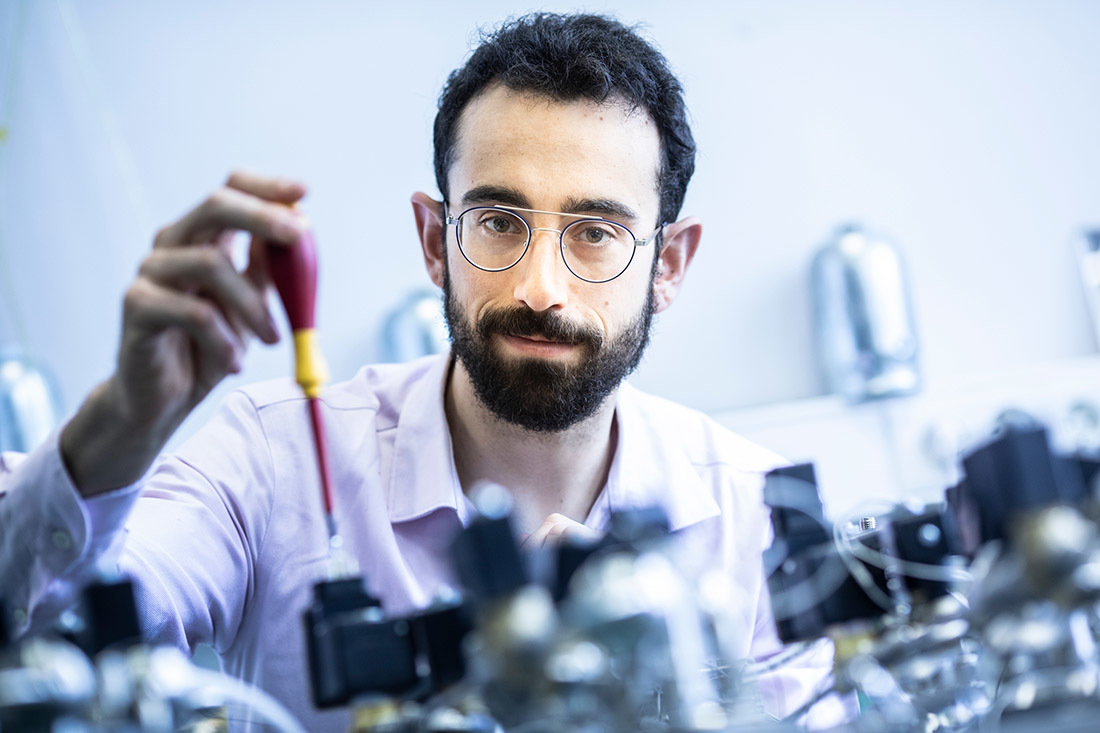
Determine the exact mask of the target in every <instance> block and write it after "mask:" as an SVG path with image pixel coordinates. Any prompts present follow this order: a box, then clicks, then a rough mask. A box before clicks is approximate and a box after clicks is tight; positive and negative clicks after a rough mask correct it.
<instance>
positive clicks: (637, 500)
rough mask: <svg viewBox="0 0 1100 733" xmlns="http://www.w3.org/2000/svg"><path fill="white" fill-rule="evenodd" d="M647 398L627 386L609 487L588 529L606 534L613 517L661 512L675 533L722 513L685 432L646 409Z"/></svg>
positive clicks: (619, 411) (594, 509)
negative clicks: (629, 512)
mask: <svg viewBox="0 0 1100 733" xmlns="http://www.w3.org/2000/svg"><path fill="white" fill-rule="evenodd" d="M646 400H647V396H646V395H644V394H642V393H641V392H639V391H638V390H636V389H635V388H634V387H632V386H631V385H629V384H626V383H624V384H623V385H622V386H621V387H620V388H619V396H618V402H617V404H616V406H615V421H616V426H617V428H618V441H617V444H616V446H615V457H614V458H613V459H612V462H611V470H610V471H609V473H608V477H607V485H606V486H605V487H604V490H603V491H602V492H600V495H599V497H597V499H596V502H595V503H594V504H593V506H592V510H591V512H590V513H589V515H588V518H587V519H586V520H585V524H587V525H588V526H590V527H594V528H597V529H605V528H606V526H607V522H608V520H609V519H610V515H611V512H616V511H622V510H624V509H641V508H646V507H652V506H659V507H661V508H662V509H664V511H665V513H666V514H667V515H668V520H669V526H670V528H671V530H672V531H676V530H678V529H683V528H684V527H688V526H690V525H692V524H696V523H698V522H701V521H703V520H704V519H710V518H711V517H715V516H718V515H719V514H720V513H721V510H720V509H719V507H718V502H717V501H715V499H714V496H713V495H712V493H711V492H710V490H709V488H708V487H707V485H706V483H705V482H704V481H703V479H702V478H701V477H700V476H699V472H698V471H697V470H696V466H695V465H694V463H693V462H692V460H691V458H690V457H689V456H688V454H687V452H686V451H685V450H684V447H683V446H682V445H681V444H680V442H679V440H680V437H681V436H682V434H683V431H681V430H679V428H678V426H677V425H675V424H669V423H668V422H665V421H661V420H660V419H659V416H658V415H657V414H656V413H655V412H654V411H653V410H652V409H647V406H646V404H644V403H645V401H646Z"/></svg>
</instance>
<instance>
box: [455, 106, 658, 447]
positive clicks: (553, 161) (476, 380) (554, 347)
mask: <svg viewBox="0 0 1100 733" xmlns="http://www.w3.org/2000/svg"><path fill="white" fill-rule="evenodd" d="M659 149H660V143H659V138H658V135H657V131H656V129H655V127H654V126H653V124H652V122H651V120H650V119H649V117H648V115H646V114H644V113H643V112H632V111H629V110H628V109H627V108H626V107H625V106H623V105H619V104H604V105H597V104H594V103H592V102H588V101H576V102H569V103H560V102H555V101H551V100H547V99H546V98H543V97H533V96H530V95H526V94H520V93H516V92H512V91H509V90H507V89H506V88H504V87H501V86H492V87H490V88H489V89H487V90H486V91H485V92H484V93H482V94H481V95H480V96H478V97H477V98H475V99H474V100H473V101H472V102H471V103H470V104H469V106H467V108H466V109H465V110H464V111H463V113H462V118H461V121H460V124H459V135H458V141H457V145H456V157H455V162H454V164H453V165H452V167H451V170H450V172H449V179H448V184H449V187H450V192H451V197H450V202H449V206H450V211H451V213H452V214H459V213H461V212H462V211H464V210H465V209H467V208H469V207H471V206H481V205H493V204H501V205H508V206H518V207H523V208H528V209H539V210H544V211H553V212H564V213H570V214H586V215H593V216H602V217H605V218H608V219H613V220H615V221H618V222H620V223H622V224H624V225H626V226H627V227H628V228H629V229H630V230H631V231H632V232H633V233H634V235H635V236H636V237H638V238H649V237H651V235H652V234H653V231H654V229H655V228H656V223H657V222H656V218H657V211H658V194H657V170H658V164H659ZM524 216H525V217H526V218H527V219H528V222H529V223H530V225H531V226H532V227H547V228H554V229H560V228H561V227H562V226H564V225H565V224H567V223H568V222H569V221H570V219H568V218H564V219H563V218H561V217H556V216H551V215H543V214H524ZM446 237H447V242H448V245H449V246H448V247H447V255H446V261H445V276H444V297H445V303H446V316H447V322H448V325H449V327H450V330H451V337H452V340H453V342H454V352H455V355H456V356H457V357H458V360H459V364H460V367H461V368H463V369H464V370H465V371H466V372H467V374H468V375H469V377H470V381H471V383H472V384H473V386H474V390H475V392H476V393H477V395H478V398H479V399H480V400H481V401H482V402H483V403H484V404H485V405H486V406H487V407H488V408H489V409H490V410H491V411H492V412H493V413H494V414H495V415H496V416H497V417H499V418H501V419H503V420H506V421H508V422H511V423H514V424H517V425H520V426H522V427H524V428H527V429H529V430H535V431H560V430H564V429H566V428H568V427H570V426H572V425H574V424H576V423H577V422H579V421H580V420H583V419H585V418H587V417H589V416H591V415H592V414H594V413H595V412H596V410H597V409H598V408H599V407H600V405H601V404H603V402H604V401H605V399H606V398H607V396H608V395H609V394H610V393H611V392H612V391H613V390H614V389H615V388H616V387H617V386H618V385H619V383H620V382H621V381H622V379H623V378H624V377H625V376H626V375H627V374H629V373H630V371H632V370H633V369H634V367H635V366H637V364H638V361H639V360H640V359H641V355H642V352H643V350H644V349H645V345H646V342H647V340H648V336H649V328H650V324H651V321H652V317H653V292H652V279H651V272H652V267H653V263H654V257H655V250H656V247H655V246H653V245H650V246H647V247H643V248H641V249H640V250H638V252H637V253H636V254H635V257H634V260H633V261H632V262H631V264H630V266H629V267H628V268H627V270H626V272H624V273H623V274H622V275H621V276H619V277H618V278H616V279H615V280H612V281H610V282H606V283H598V284H597V283H588V282H585V281H583V280H580V279H579V278H577V277H575V276H574V275H573V274H572V273H570V272H569V270H568V269H567V268H566V266H565V263H564V262H563V261H562V258H561V252H560V249H559V237H558V234H557V233H555V232H546V231H535V232H534V233H533V234H532V241H531V244H530V246H529V248H528V250H527V253H526V254H525V255H524V256H523V259H522V260H520V262H519V263H518V264H516V265H515V266H514V267H512V268H510V269H508V270H504V271H501V272H484V271H482V270H479V269H477V268H475V267H473V266H472V265H470V264H469V263H468V262H466V261H465V259H464V258H463V257H462V255H461V253H460V252H459V251H458V248H457V246H455V231H454V228H453V227H449V228H448V229H447V232H446Z"/></svg>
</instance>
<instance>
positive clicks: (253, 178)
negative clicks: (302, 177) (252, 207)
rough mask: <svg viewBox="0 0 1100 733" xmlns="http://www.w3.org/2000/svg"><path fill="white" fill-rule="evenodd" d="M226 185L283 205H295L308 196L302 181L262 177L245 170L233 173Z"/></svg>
mask: <svg viewBox="0 0 1100 733" xmlns="http://www.w3.org/2000/svg"><path fill="white" fill-rule="evenodd" d="M225 185H226V186H228V187H229V188H235V189H237V190H238V191H243V192H245V193H249V194H252V195H253V196H259V197H260V198H262V199H267V200H268V201H275V202H278V203H281V204H293V203H295V202H297V201H299V200H301V198H302V197H303V196H305V195H306V186H305V184H304V183H302V182H301V181H295V180H291V179H289V178H274V177H271V176H262V175H260V174H259V173H254V172H252V171H244V170H237V171H233V172H232V173H231V174H230V175H229V179H228V180H227V181H226V182H225Z"/></svg>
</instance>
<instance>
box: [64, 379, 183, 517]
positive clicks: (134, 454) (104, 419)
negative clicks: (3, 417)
mask: <svg viewBox="0 0 1100 733" xmlns="http://www.w3.org/2000/svg"><path fill="white" fill-rule="evenodd" d="M113 388H114V384H113V382H112V381H110V380H109V381H107V382H104V383H102V384H100V385H99V386H97V387H96V388H95V389H93V390H92V393H91V394H90V395H88V398H87V399H86V400H85V401H84V404H83V405H81V407H80V410H79V411H78V412H77V413H76V415H74V416H73V418H72V420H70V421H69V424H68V425H66V426H65V428H64V429H63V430H62V431H61V438H60V450H61V461H62V463H63V464H64V466H65V469H66V470H67V471H68V473H69V477H70V478H71V479H72V481H73V484H74V485H75V486H76V488H77V490H78V491H79V492H80V493H81V495H82V496H85V497H89V496H94V495H96V494H100V493H103V492H105V491H111V490H112V489H119V488H122V487H124V486H129V485H130V484H132V483H134V482H135V481H137V480H138V479H140V478H141V477H142V476H144V475H145V473H146V471H148V470H149V466H151V465H152V464H153V461H154V460H156V457H157V455H158V454H159V453H160V451H161V449H162V448H163V447H164V444H165V443H166V442H167V441H168V438H169V437H170V436H171V434H172V430H171V429H170V428H168V429H157V428H155V427H152V426H148V425H137V424H135V423H134V422H133V421H132V420H129V419H128V418H127V417H126V415H125V412H124V411H123V409H122V407H121V405H120V403H119V400H118V399H117V398H116V397H115V396H114V395H113V394H112V391H113Z"/></svg>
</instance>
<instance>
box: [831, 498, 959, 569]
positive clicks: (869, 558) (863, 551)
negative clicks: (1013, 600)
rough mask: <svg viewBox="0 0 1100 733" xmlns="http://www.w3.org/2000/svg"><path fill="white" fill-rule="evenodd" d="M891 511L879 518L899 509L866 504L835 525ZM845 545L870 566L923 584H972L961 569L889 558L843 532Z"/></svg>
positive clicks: (879, 504)
mask: <svg viewBox="0 0 1100 733" xmlns="http://www.w3.org/2000/svg"><path fill="white" fill-rule="evenodd" d="M882 507H888V509H887V511H885V512H881V513H879V516H881V515H885V514H889V513H890V512H892V511H893V510H894V509H896V508H897V507H896V505H893V504H886V503H883V502H870V503H866V504H862V505H861V506H859V507H857V508H856V510H855V511H852V512H850V513H849V514H848V515H847V516H845V517H844V518H843V519H841V521H839V522H837V524H836V525H834V530H835V529H836V527H840V528H842V529H843V528H844V527H845V526H846V525H847V524H848V523H850V522H854V521H856V520H857V519H859V518H860V517H865V516H875V515H876V512H875V511H871V510H873V509H877V508H882ZM833 536H834V539H836V536H837V535H836V532H835V531H834V535H833ZM840 536H841V537H842V540H841V543H842V544H843V546H844V549H845V550H847V551H848V552H849V553H850V554H851V555H853V556H855V557H857V558H859V559H860V560H862V561H863V562H865V563H867V564H868V565H874V566H875V567H876V568H882V569H883V570H886V569H891V570H897V571H898V572H900V573H901V574H902V575H907V576H909V577H912V578H920V579H921V580H934V581H940V582H943V583H956V582H958V583H967V582H970V580H971V575H970V573H969V572H968V571H967V570H966V569H964V568H960V567H956V566H948V565H929V564H927V563H918V562H912V561H910V560H903V559H901V558H900V557H895V556H893V555H887V554H886V553H884V552H881V551H880V550H876V549H874V548H873V547H869V546H868V545H865V544H864V543H862V542H860V541H859V537H858V536H857V537H855V538H853V537H850V536H848V534H847V533H845V532H842V533H841V535H840Z"/></svg>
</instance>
